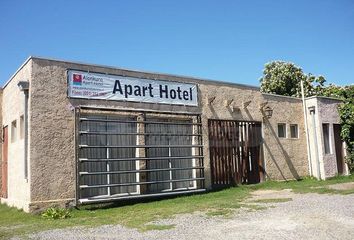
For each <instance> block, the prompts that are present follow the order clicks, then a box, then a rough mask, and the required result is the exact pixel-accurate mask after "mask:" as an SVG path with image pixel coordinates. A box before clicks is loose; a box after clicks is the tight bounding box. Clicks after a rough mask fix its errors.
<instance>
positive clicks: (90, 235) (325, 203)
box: [14, 191, 354, 240]
mask: <svg viewBox="0 0 354 240" xmlns="http://www.w3.org/2000/svg"><path fill="white" fill-rule="evenodd" d="M267 194H268V195H267ZM274 196H275V197H276V196H286V197H290V198H291V199H292V201H288V202H282V203H261V204H259V203H257V204H258V205H262V206H266V207H267V209H265V210H252V211H251V210H249V209H239V210H237V211H236V212H235V213H234V214H233V215H232V216H228V217H222V216H217V217H209V216H206V215H205V214H203V213H194V214H183V215H178V216H176V217H175V218H172V219H164V220H159V221H157V222H153V223H150V224H159V225H175V226H174V228H172V229H168V230H152V231H147V232H139V231H137V230H135V229H129V228H126V227H123V226H120V225H105V226H100V227H95V228H84V227H75V228H68V229H55V230H49V231H44V232H39V233H36V234H33V235H30V236H28V237H29V239H41V240H46V239H60V240H69V239H70V240H71V239H85V240H86V239H149V240H150V239H172V240H173V239H176V240H183V239H203V240H207V239H213V240H216V239H272V240H273V239H321V240H323V239H354V194H351V195H326V194H313V193H311V194H294V193H292V192H290V191H283V192H282V191H280V192H278V194H277V192H275V191H272V192H264V191H263V192H259V193H255V195H254V198H256V199H260V198H261V199H262V198H263V199H267V198H268V197H269V198H270V197H271V198H273V197H274ZM14 239H15V238H14Z"/></svg>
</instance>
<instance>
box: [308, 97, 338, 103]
mask: <svg viewBox="0 0 354 240" xmlns="http://www.w3.org/2000/svg"><path fill="white" fill-rule="evenodd" d="M313 98H322V99H329V100H335V101H339V102H342V101H343V100H342V99H340V98H336V97H325V96H311V97H307V98H305V100H308V99H313Z"/></svg>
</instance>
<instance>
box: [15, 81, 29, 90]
mask: <svg viewBox="0 0 354 240" xmlns="http://www.w3.org/2000/svg"><path fill="white" fill-rule="evenodd" d="M17 86H18V87H19V89H20V91H28V89H29V82H28V81H20V82H18V84H17Z"/></svg>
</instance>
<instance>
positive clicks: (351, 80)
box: [0, 0, 354, 86]
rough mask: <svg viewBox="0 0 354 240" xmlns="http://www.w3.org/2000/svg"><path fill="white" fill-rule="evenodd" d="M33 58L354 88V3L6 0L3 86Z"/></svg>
mask: <svg viewBox="0 0 354 240" xmlns="http://www.w3.org/2000/svg"><path fill="white" fill-rule="evenodd" d="M29 56H40V57H48V58H56V59H63V60H69V61H80V62H85V63H92V64H99V65H109V66H116V67H121V68H129V69H136V70H142V71H149V72H162V73H169V74H177V75H186V76H194V77H199V78H205V79H213V80H220V81H228V82H235V83H242V84H248V85H254V86H259V78H260V77H261V76H262V71H263V68H264V64H266V63H267V62H270V61H272V60H283V61H290V62H293V63H295V64H296V65H298V66H300V67H301V68H302V69H303V70H304V72H305V73H312V74H314V75H323V76H324V77H325V78H326V79H327V82H328V83H334V84H337V85H348V84H354V74H353V73H352V72H353V70H354V0H311V1H309V0H297V1H290V0H249V1H246V0H244V1H238V0H174V1H173V0H140V1H139V0H126V1H124V0H100V1H99V0H90V1H88V0H82V1H80V0H71V1H65V0H60V1H36V0H31V1H28V0H22V1H19V0H0V85H1V86H3V84H4V83H5V82H6V81H7V80H8V79H9V78H10V76H11V75H12V74H13V73H14V72H15V71H16V70H17V69H18V68H19V67H20V65H21V64H22V63H23V62H24V61H25V60H26V59H27V58H28V57H29Z"/></svg>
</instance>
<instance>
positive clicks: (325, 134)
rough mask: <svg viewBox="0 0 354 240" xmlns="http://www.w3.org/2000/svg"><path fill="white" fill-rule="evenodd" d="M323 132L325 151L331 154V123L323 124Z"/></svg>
mask: <svg viewBox="0 0 354 240" xmlns="http://www.w3.org/2000/svg"><path fill="white" fill-rule="evenodd" d="M322 132H323V144H324V152H325V154H331V142H330V138H329V124H328V123H323V124H322Z"/></svg>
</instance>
